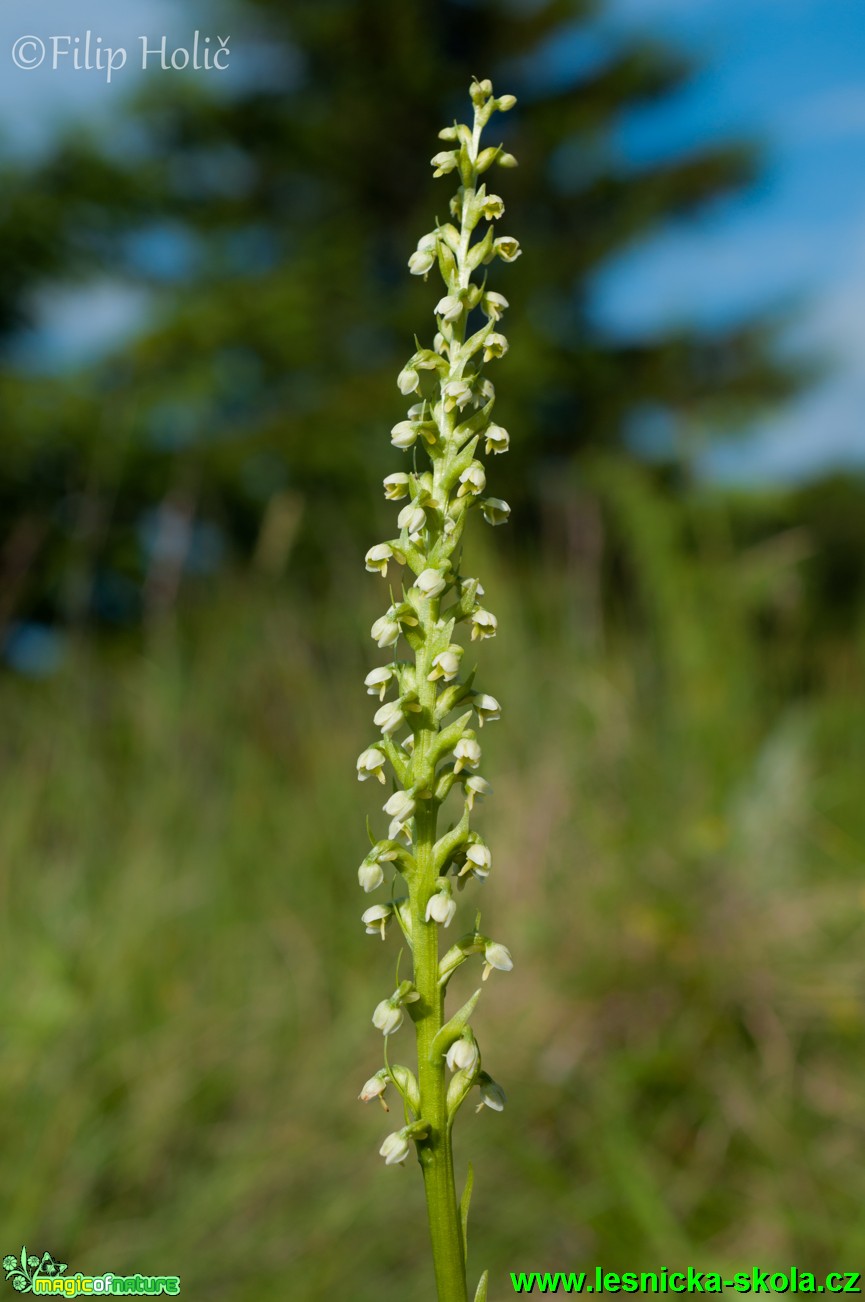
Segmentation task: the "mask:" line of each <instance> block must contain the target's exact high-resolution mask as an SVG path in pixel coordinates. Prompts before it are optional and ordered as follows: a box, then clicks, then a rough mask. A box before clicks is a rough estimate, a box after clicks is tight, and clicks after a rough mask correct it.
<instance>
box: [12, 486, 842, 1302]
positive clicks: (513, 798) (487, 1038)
mask: <svg viewBox="0 0 865 1302" xmlns="http://www.w3.org/2000/svg"><path fill="white" fill-rule="evenodd" d="M617 482H620V483H621V486H622V488H621V491H622V493H624V494H625V495H626V496H627V494H628V492H631V495H632V497H634V494H633V492H632V490H634V485H633V484H631V486H630V489H629V487H628V484H627V480H626V477H623V478H621V480H620V481H617ZM627 509H628V519H629V520H630V521H631V522H632V527H633V532H634V539H633V555H634V556H635V557H638V558H639V576H640V590H641V600H642V617H641V618H640V620H638V621H634V622H632V623H631V624H630V625H628V626H625V625H621V624H620V625H619V626H616V625H615V624H613V626H612V629H611V627H610V622H609V621H608V620H606V619H605V618H599V616H598V612H597V611H596V610H594V609H593V607H592V597H591V593H590V592H589V591H588V590H587V588H586V586H585V585H584V584H582V583H581V581H580V576H579V575H578V574H577V573H576V572H574V571H572V570H571V569H569V568H563V567H562V564H561V562H555V563H554V562H550V561H543V560H541V561H540V562H539V563H536V564H533V565H531V566H528V565H525V566H523V565H521V564H520V563H519V560H518V558H512V559H511V561H510V562H508V563H507V564H504V563H495V562H494V561H493V559H492V558H491V557H482V555H481V553H480V551H479V550H478V551H477V552H476V553H475V557H476V559H475V570H476V572H479V573H483V575H484V582H485V586H486V589H487V593H488V600H489V604H490V607H491V609H493V610H495V611H496V613H497V614H498V616H499V623H500V636H499V638H498V639H497V641H496V642H495V643H492V644H485V645H484V647H483V655H482V656H481V657H480V659H481V661H482V671H481V675H480V678H479V683H480V685H481V686H483V687H484V689H485V690H490V691H493V692H495V694H496V695H497V696H498V697H499V698H500V699H501V701H502V702H503V704H504V706H505V712H504V715H503V718H502V721H501V722H500V723H497V724H495V725H492V726H490V727H489V729H485V731H484V742H485V752H486V754H487V756H488V759H487V760H486V761H485V772H486V773H487V774H488V775H489V776H490V778H491V779H492V780H493V784H494V787H495V795H494V796H493V797H492V798H491V799H490V800H489V801H487V802H486V805H485V808H484V810H483V829H484V831H485V833H486V835H487V837H488V839H489V841H490V843H491V845H492V847H493V852H494V862H495V867H494V872H493V875H492V877H491V879H490V881H489V882H488V883H487V884H486V886H485V887H484V888H483V889H482V891H481V892H479V893H478V895H476V896H474V897H473V899H472V901H470V902H469V903H468V904H466V905H464V906H463V907H464V908H467V909H471V908H473V907H474V906H475V901H476V900H477V901H478V902H479V904H480V906H481V907H482V908H483V911H484V929H485V930H487V931H488V932H490V933H491V934H493V935H494V936H496V937H499V938H501V939H502V940H504V941H506V942H507V943H508V944H509V945H510V946H511V948H512V950H513V952H514V956H515V959H516V969H515V971H514V973H513V974H512V975H510V976H508V975H502V974H494V975H493V977H492V978H491V980H490V981H489V983H488V990H487V991H486V994H485V998H484V1000H483V1001H482V1003H481V1006H480V1009H479V1014H478V1017H477V1032H478V1036H479V1040H480V1043H481V1048H482V1050H483V1052H484V1054H485V1066H487V1068H488V1069H489V1070H490V1071H491V1072H492V1074H493V1075H494V1076H495V1077H496V1078H497V1079H498V1080H500V1081H501V1082H502V1083H503V1084H504V1086H505V1088H506V1090H507V1092H508V1100H509V1102H508V1107H507V1108H506V1110H505V1112H504V1113H503V1114H502V1115H501V1116H494V1115H493V1114H491V1113H489V1112H488V1111H485V1112H484V1113H483V1115H480V1116H475V1115H474V1113H472V1112H470V1113H469V1114H468V1115H466V1116H465V1119H464V1120H462V1122H461V1124H460V1126H459V1128H458V1134H457V1162H458V1167H459V1168H460V1169H461V1170H462V1171H464V1169H465V1164H466V1162H467V1160H468V1159H469V1158H471V1160H472V1161H473V1162H474V1163H475V1166H476V1185H475V1197H474V1206H473V1210H472V1221H471V1225H470V1256H471V1268H470V1274H471V1277H472V1278H476V1277H477V1276H478V1275H479V1274H480V1271H481V1269H482V1268H483V1267H484V1266H488V1267H489V1268H490V1270H491V1287H490V1297H491V1299H493V1300H495V1302H498V1299H501V1298H504V1297H506V1296H508V1295H509V1293H510V1285H509V1284H507V1276H506V1272H507V1271H508V1270H509V1269H532V1268H549V1269H557V1268H571V1267H589V1266H591V1265H594V1264H595V1263H600V1264H603V1265H604V1266H605V1267H606V1268H608V1269H650V1268H652V1267H658V1266H660V1265H667V1266H670V1267H673V1266H678V1265H682V1264H696V1265H702V1266H715V1267H718V1268H724V1267H727V1266H729V1267H731V1268H744V1267H747V1266H749V1265H750V1264H752V1263H753V1262H758V1263H761V1264H763V1265H766V1266H768V1265H775V1266H776V1267H779V1268H781V1267H786V1266H788V1265H789V1264H791V1263H796V1264H797V1265H799V1266H800V1268H802V1269H813V1270H823V1269H831V1268H844V1267H847V1268H853V1269H855V1268H857V1263H858V1264H860V1265H861V1261H862V1258H863V1255H865V1227H863V1222H862V1217H861V1211H860V1208H861V1205H862V1202H863V1199H865V1162H863V1160H862V1159H863V1139H865V1127H863V1113H862V1108H861V1095H862V1087H861V1082H862V1079H863V1075H865V1052H863V1050H865V1018H863V1004H862V996H863V975H862V962H861V955H862V939H863V920H865V918H863V910H865V876H863V872H862V867H863V857H865V804H863V801H862V799H861V776H860V775H861V772H862V760H863V749H865V742H863V737H865V704H863V698H862V693H861V672H860V671H859V670H858V669H856V670H855V671H854V672H852V673H842V674H839V675H837V676H836V677H835V678H833V677H832V675H831V674H827V675H824V677H823V678H822V679H821V682H820V683H818V684H816V685H815V686H814V687H813V689H812V690H811V691H810V692H809V693H808V694H807V695H805V694H799V695H796V694H794V693H791V692H789V691H786V690H782V688H781V687H780V686H779V682H780V681H781V679H782V678H783V675H782V674H781V673H780V672H779V661H778V659H777V657H778V656H779V655H780V654H781V653H780V652H776V651H773V650H772V646H771V643H769V644H767V643H766V642H765V640H764V639H761V634H760V631H759V629H758V628H756V627H755V625H754V622H753V620H752V619H751V618H750V616H749V609H748V603H747V600H746V597H745V596H743V593H746V592H747V591H748V590H749V582H750V576H749V574H748V573H747V572H746V567H745V565H744V562H743V561H742V559H741V558H739V557H736V558H730V557H729V556H727V555H724V554H722V553H723V549H721V553H719V554H718V555H717V556H716V555H715V554H714V553H711V554H710V553H704V554H703V555H702V557H701V558H700V559H699V560H698V561H695V560H692V561H688V560H686V559H684V558H683V556H682V555H681V554H678V553H677V552H676V548H675V545H674V543H673V542H672V541H671V539H670V538H668V537H667V536H666V535H665V532H664V528H663V527H662V524H663V521H661V520H660V519H658V518H655V517H653V516H652V504H651V502H650V501H649V500H648V499H645V500H642V499H641V500H640V501H637V499H636V497H634V500H632V501H631V502H630V505H629V506H628V508H627ZM352 559H354V558H352ZM352 572H353V571H352ZM344 592H345V593H346V594H350V595H347V596H346V598H345V600H342V599H334V597H333V596H331V597H330V598H329V599H327V600H321V601H319V602H315V601H313V600H312V599H311V598H307V599H304V600H302V601H301V600H300V599H297V598H291V597H290V596H289V595H287V593H286V592H285V591H283V590H281V589H279V588H278V587H276V586H271V585H269V584H267V583H264V582H263V581H261V580H258V579H254V578H251V577H249V576H247V577H242V576H237V577H236V578H234V579H230V580H226V581H225V582H223V583H221V584H219V585H218V586H216V587H215V588H214V590H213V591H212V592H211V593H210V594H209V597H208V600H207V602H206V603H201V604H200V605H199V606H198V607H197V608H193V609H192V610H190V611H189V612H187V613H186V614H184V615H183V617H182V619H181V621H180V623H179V624H177V625H171V624H170V623H169V624H166V625H165V626H164V627H162V628H161V629H157V630H154V632H153V634H152V636H151V637H150V639H149V641H148V643H147V645H146V647H145V648H144V649H143V650H142V651H140V652H139V653H135V654H129V653H128V652H123V653H121V652H120V651H119V650H117V649H115V650H110V649H104V648H103V649H99V648H98V647H95V646H94V645H92V644H90V643H82V644H81V645H80V646H78V647H77V648H76V649H75V653H74V655H73V656H72V657H71V659H70V661H69V663H68V664H67V666H66V668H65V669H64V671H63V673H62V674H60V675H58V676H57V677H56V678H55V679H53V680H52V681H50V682H48V683H43V684H39V685H33V684H27V683H23V682H21V681H19V680H14V679H11V678H10V679H6V680H5V681H4V682H2V683H0V702H2V706H0V708H2V716H3V719H4V728H3V735H2V741H0V755H2V760H0V763H2V770H0V826H2V828H3V836H2V844H3V849H2V860H0V864H2V867H0V892H2V904H3V907H2V910H0V928H2V946H0V954H2V958H0V963H2V982H0V1001H2V1024H3V1027H4V1032H3V1039H2V1049H0V1134H2V1152H3V1155H4V1161H3V1164H2V1175H0V1182H2V1205H3V1206H4V1209H5V1213H4V1217H3V1234H4V1240H3V1250H4V1252H6V1251H9V1252H12V1251H16V1249H20V1245H21V1243H22V1242H26V1243H27V1245H28V1247H30V1248H32V1249H33V1250H37V1249H38V1251H40V1252H42V1251H44V1250H48V1251H51V1252H52V1253H54V1254H55V1255H56V1256H61V1257H62V1259H63V1260H65V1261H68V1262H69V1263H70V1271H75V1270H83V1271H88V1270H89V1271H93V1272H97V1271H98V1272H101V1271H104V1270H113V1271H115V1272H119V1273H124V1272H127V1271H135V1270H139V1271H144V1272H148V1273H150V1272H152V1273H177V1274H179V1275H180V1276H181V1287H182V1289H183V1291H184V1293H189V1294H190V1295H191V1296H193V1297H205V1296H206V1297H209V1298H213V1299H227V1300H230V1302H247V1300H250V1302H251V1299H256V1298H259V1297H260V1296H262V1294H263V1293H264V1292H265V1291H267V1290H274V1291H275V1292H276V1295H279V1296H285V1297H291V1298H303V1299H310V1302H313V1300H316V1299H325V1298H330V1297H333V1296H339V1297H348V1298H351V1299H354V1300H355V1302H372V1300H373V1299H376V1300H377V1302H388V1300H389V1299H394V1300H395V1299H397V1298H399V1299H406V1298H411V1299H418V1300H420V1299H425V1298H428V1297H430V1296H431V1280H430V1273H429V1264H428V1257H427V1243H426V1226H425V1220H424V1208H423V1203H422V1193H421V1182H420V1179H419V1178H418V1177H417V1173H416V1172H415V1171H414V1170H413V1169H412V1164H411V1163H409V1164H408V1169H405V1170H403V1169H397V1170H389V1169H388V1170H386V1169H385V1168H384V1166H383V1164H382V1162H381V1160H380V1158H379V1157H378V1156H377V1152H376V1150H377V1147H378V1144H379V1143H380V1141H381V1137H382V1136H383V1135H384V1134H385V1133H386V1132H387V1130H388V1129H389V1126H388V1121H387V1119H386V1118H385V1117H384V1115H383V1114H382V1113H381V1111H380V1110H379V1109H378V1108H377V1107H375V1106H372V1105H370V1106H368V1107H363V1106H362V1105H360V1104H359V1103H357V1101H356V1095H357V1092H358V1089H359V1087H360V1085H361V1083H362V1082H363V1080H364V1079H365V1078H366V1077H367V1076H369V1075H370V1074H371V1073H372V1072H373V1071H374V1070H375V1069H376V1068H377V1067H378V1066H379V1065H380V1057H379V1055H380V1050H381V1040H380V1037H379V1036H378V1035H377V1034H376V1032H375V1031H374V1030H373V1028H372V1026H371V1024H370V1021H369V1018H370V1014H371V1011H372V1008H373V1006H374V1004H375V1003H376V1002H377V1000H378V999H379V998H380V997H382V995H383V994H385V993H387V992H388V990H389V989H390V988H391V986H390V982H391V978H392V974H393V965H394V961H395V956H396V947H395V944H394V942H392V941H390V940H389V942H388V944H387V946H382V945H381V944H380V943H377V942H376V941H375V940H374V939H372V938H370V937H367V936H365V935H364V934H363V929H362V927H361V926H360V923H359V915H360V912H361V910H362V909H363V907H364V897H363V896H362V895H361V894H360V892H359V891H358V889H357V885H356V875H355V874H356V867H357V863H358V862H359V860H360V858H361V857H362V855H363V853H364V848H365V835H364V819H365V816H366V814H367V813H368V812H371V813H372V814H373V818H374V819H375V818H376V817H378V809H377V806H378V803H379V802H378V801H377V800H375V799H374V796H377V794H378V793H377V791H376V792H375V793H374V795H371V794H370V788H369V786H362V787H361V786H359V785H358V784H357V783H356V782H355V779H354V759H355V756H356V755H357V753H358V752H359V751H360V749H361V748H362V747H363V745H364V744H366V741H367V738H368V735H369V731H370V722H369V716H370V701H369V698H367V697H366V696H365V695H364V692H363V687H362V676H363V673H364V671H365V669H366V668H368V667H369V666H370V665H372V664H374V663H377V660H376V658H375V657H376V653H375V651H374V649H373V648H372V647H371V644H370V643H369V640H368V637H367V631H368V627H369V623H370V622H371V620H372V618H373V616H374V615H375V614H377V613H378V605H379V604H380V603H378V602H377V599H376V598H377V589H376V586H375V583H374V581H373V580H370V582H369V584H368V585H367V587H366V588H365V589H363V591H362V592H360V595H358V592H359V585H357V584H355V583H354V581H353V580H350V579H349V578H348V577H346V580H345V587H344ZM861 651H862V646H861V642H860V643H857V644H856V645H848V646H845V648H844V654H845V656H846V658H847V661H846V662H852V663H853V664H854V665H857V666H858V665H861V662H862V659H861ZM846 662H845V663H846ZM368 902H369V901H368V900H367V901H366V903H368ZM463 975H464V974H463V973H460V974H459V976H460V977H462V976H463ZM472 977H476V973H472V974H469V975H467V976H466V979H465V981H463V982H461V983H460V984H459V990H462V989H464V988H468V984H467V983H468V982H469V981H470V980H471V978H472ZM457 984H458V983H457V981H456V980H455V982H454V985H455V987H456V986H457ZM393 1054H394V1057H395V1058H396V1059H397V1060H400V1059H402V1060H407V1061H410V1055H411V1045H410V1039H409V1037H408V1035H407V1033H405V1032H401V1033H400V1034H399V1035H398V1036H397V1037H395V1040H394V1042H393Z"/></svg>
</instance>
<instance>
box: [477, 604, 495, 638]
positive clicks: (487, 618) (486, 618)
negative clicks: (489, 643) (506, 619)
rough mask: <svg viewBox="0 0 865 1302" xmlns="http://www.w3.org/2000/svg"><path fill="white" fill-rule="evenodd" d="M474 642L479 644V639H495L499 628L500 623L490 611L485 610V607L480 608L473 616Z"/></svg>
mask: <svg viewBox="0 0 865 1302" xmlns="http://www.w3.org/2000/svg"><path fill="white" fill-rule="evenodd" d="M471 623H472V641H473V642H477V640H478V638H485V637H495V635H496V631H497V629H498V626H499V621H498V620H497V619H496V617H495V615H493V614H492V613H491V612H490V611H489V610H484V608H483V606H478V608H477V610H476V611H475V612H474V614H473V615H472V620H471Z"/></svg>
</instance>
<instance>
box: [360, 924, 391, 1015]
mask: <svg viewBox="0 0 865 1302" xmlns="http://www.w3.org/2000/svg"><path fill="white" fill-rule="evenodd" d="M393 915H394V907H393V905H392V904H373V905H372V906H371V907H370V908H368V909H364V911H363V913H362V914H361V917H360V920H361V922H362V923H363V925H364V926H365V927H366V934H367V935H368V936H375V935H376V934H377V933H378V932H381V938H382V940H384V934H385V932H386V930H387V928H388V926H389V924H390V923H391V922H392V920H393ZM379 1007H381V1005H380V1004H379Z"/></svg>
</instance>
